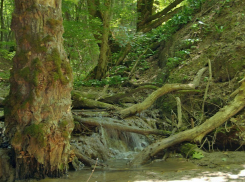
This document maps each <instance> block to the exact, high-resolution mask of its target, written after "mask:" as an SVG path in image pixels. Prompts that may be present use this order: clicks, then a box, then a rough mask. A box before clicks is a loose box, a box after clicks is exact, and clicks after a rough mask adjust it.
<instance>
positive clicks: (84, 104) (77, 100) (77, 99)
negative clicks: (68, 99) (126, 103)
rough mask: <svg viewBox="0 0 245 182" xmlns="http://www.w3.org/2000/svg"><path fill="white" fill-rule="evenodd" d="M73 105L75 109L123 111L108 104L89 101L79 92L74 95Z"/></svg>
mask: <svg viewBox="0 0 245 182" xmlns="http://www.w3.org/2000/svg"><path fill="white" fill-rule="evenodd" d="M72 100H73V102H72V105H73V108H90V109H97V108H101V109H108V110H121V109H122V108H120V107H118V106H114V105H111V104H107V103H104V102H99V101H95V100H92V99H87V98H84V97H83V96H81V95H80V94H79V93H78V92H75V93H73V95H72Z"/></svg>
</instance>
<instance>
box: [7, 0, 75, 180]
mask: <svg viewBox="0 0 245 182" xmlns="http://www.w3.org/2000/svg"><path fill="white" fill-rule="evenodd" d="M61 2H62V1H61V0H45V1H44V0H15V11H14V13H13V18H12V30H13V31H14V32H15V37H16V42H17V51H16V56H15V57H14V59H13V69H12V71H11V77H10V84H11V87H10V93H9V96H8V97H7V102H6V103H7V104H6V106H5V110H4V112H5V118H6V119H5V121H6V134H7V136H8V137H9V138H11V145H12V147H13V149H14V150H15V153H16V178H17V179H27V178H44V177H45V176H49V177H60V176H62V175H63V174H64V173H66V171H67V168H68V166H67V163H68V156H69V152H70V144H69V139H70V134H71V132H72V130H73V127H74V123H73V117H72V113H71V95H70V92H71V90H72V70H71V67H70V64H69V60H68V59H67V56H66V53H65V51H64V48H63V38H62V34H63V26H62V12H61Z"/></svg>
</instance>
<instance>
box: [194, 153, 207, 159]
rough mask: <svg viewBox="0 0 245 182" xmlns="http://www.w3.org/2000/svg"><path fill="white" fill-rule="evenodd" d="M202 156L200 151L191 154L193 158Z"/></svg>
mask: <svg viewBox="0 0 245 182" xmlns="http://www.w3.org/2000/svg"><path fill="white" fill-rule="evenodd" d="M203 157H204V155H203V154H202V153H201V152H194V154H193V155H192V158H193V159H202V158H203Z"/></svg>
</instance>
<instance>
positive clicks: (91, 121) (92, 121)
mask: <svg viewBox="0 0 245 182" xmlns="http://www.w3.org/2000/svg"><path fill="white" fill-rule="evenodd" d="M73 118H74V120H75V121H78V122H80V123H82V124H88V125H93V126H103V127H105V128H111V129H116V130H121V131H127V132H132V133H138V134H142V135H149V134H155V135H164V136H166V135H167V136H169V135H170V134H171V132H170V131H164V130H155V129H140V128H137V127H134V126H126V125H122V124H119V123H116V122H120V121H118V120H116V119H112V118H103V120H101V118H99V117H97V118H96V117H94V118H81V117H79V116H73Z"/></svg>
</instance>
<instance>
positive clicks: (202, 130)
mask: <svg viewBox="0 0 245 182" xmlns="http://www.w3.org/2000/svg"><path fill="white" fill-rule="evenodd" d="M244 107H245V82H243V83H242V86H241V87H240V92H239V93H238V95H237V96H236V97H235V99H234V100H233V102H231V104H229V105H227V106H225V107H224V108H222V109H220V111H219V112H217V113H216V114H215V115H214V116H212V117H211V118H209V119H207V120H206V121H205V122H204V123H203V124H201V125H200V126H197V127H195V128H193V129H190V130H186V131H183V132H180V133H178V134H176V135H173V136H170V137H168V138H165V139H162V140H160V141H157V142H156V143H153V144H151V145H149V146H148V147H146V148H145V149H144V150H143V151H141V152H140V153H139V154H138V155H137V156H136V157H135V158H134V159H133V161H131V163H130V165H132V166H137V165H141V164H145V163H147V161H148V160H149V159H150V158H151V157H153V156H155V155H156V154H157V153H158V152H160V151H162V150H164V149H166V148H168V147H170V146H173V145H176V144H179V143H181V142H184V141H193V140H194V141H198V142H200V141H201V140H202V138H203V137H204V136H205V135H206V134H208V133H209V132H211V131H212V130H214V129H215V128H217V127H219V126H220V125H222V124H223V123H224V122H225V121H227V120H228V119H229V118H230V117H232V116H234V115H235V114H237V113H238V112H239V111H240V110H242V109H243V108H244Z"/></svg>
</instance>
